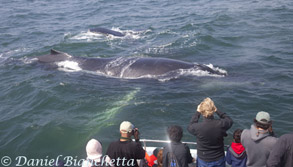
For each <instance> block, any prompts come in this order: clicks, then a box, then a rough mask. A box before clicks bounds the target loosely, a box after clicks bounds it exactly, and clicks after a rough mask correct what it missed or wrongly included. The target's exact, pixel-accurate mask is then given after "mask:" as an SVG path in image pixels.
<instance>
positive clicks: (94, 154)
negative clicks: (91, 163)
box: [86, 139, 103, 161]
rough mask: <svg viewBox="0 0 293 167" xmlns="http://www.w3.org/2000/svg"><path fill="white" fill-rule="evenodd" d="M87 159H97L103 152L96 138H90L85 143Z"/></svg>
mask: <svg viewBox="0 0 293 167" xmlns="http://www.w3.org/2000/svg"><path fill="white" fill-rule="evenodd" d="M86 153H87V159H91V160H97V161H99V160H100V158H101V157H102V154H103V149H102V145H101V143H100V142H99V141H98V140H96V139H91V140H90V141H88V143H87V145H86Z"/></svg>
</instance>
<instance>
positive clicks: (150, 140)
mask: <svg viewBox="0 0 293 167" xmlns="http://www.w3.org/2000/svg"><path fill="white" fill-rule="evenodd" d="M139 141H140V142H142V143H143V145H144V147H146V143H171V141H170V140H153V139H140V140H139ZM182 143H185V144H190V145H197V143H196V142H182Z"/></svg>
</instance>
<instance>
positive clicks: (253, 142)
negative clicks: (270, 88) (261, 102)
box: [241, 111, 277, 167]
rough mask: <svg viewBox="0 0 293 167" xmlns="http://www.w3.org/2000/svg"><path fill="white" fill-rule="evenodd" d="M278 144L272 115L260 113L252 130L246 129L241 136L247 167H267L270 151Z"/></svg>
mask: <svg viewBox="0 0 293 167" xmlns="http://www.w3.org/2000/svg"><path fill="white" fill-rule="evenodd" d="M276 142H277V138H276V137H274V136H273V130H272V121H271V118H270V114H269V113H267V112H264V111H260V112H258V113H257V115H256V117H255V119H254V124H252V125H251V127H250V129H244V130H243V132H242V134H241V143H242V145H243V146H244V147H245V150H246V153H247V162H246V165H247V166H248V167H249V166H258V167H261V166H263V167H265V166H266V161H267V159H268V158H269V155H270V151H271V150H272V148H273V146H274V145H275V144H276Z"/></svg>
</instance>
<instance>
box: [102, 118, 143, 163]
mask: <svg viewBox="0 0 293 167" xmlns="http://www.w3.org/2000/svg"><path fill="white" fill-rule="evenodd" d="M120 134H121V137H120V140H117V141H114V142H112V143H111V144H110V145H109V147H108V150H107V153H106V155H108V156H109V157H110V158H111V162H110V164H109V165H110V166H115V167H121V166H131V167H138V163H137V160H138V159H143V158H144V157H145V150H144V149H143V148H142V145H141V143H140V142H139V131H138V129H137V128H134V126H133V124H132V123H130V122H128V121H123V122H122V123H121V124H120ZM131 136H134V138H135V142H134V141H132V140H131ZM107 165H108V164H107Z"/></svg>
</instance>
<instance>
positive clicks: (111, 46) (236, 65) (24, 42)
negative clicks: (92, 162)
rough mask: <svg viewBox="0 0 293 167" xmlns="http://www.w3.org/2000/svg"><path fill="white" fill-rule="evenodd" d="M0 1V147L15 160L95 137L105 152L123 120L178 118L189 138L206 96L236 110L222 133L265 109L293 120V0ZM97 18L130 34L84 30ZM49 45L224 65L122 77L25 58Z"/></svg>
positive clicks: (79, 147)
mask: <svg viewBox="0 0 293 167" xmlns="http://www.w3.org/2000/svg"><path fill="white" fill-rule="evenodd" d="M0 2H1V7H0V16H1V19H0V106H1V107H0V114H1V117H0V158H2V157H4V156H9V157H11V159H12V164H11V166H15V165H16V163H17V161H16V160H15V159H16V158H17V157H18V156H21V155H22V156H26V157H27V158H28V159H34V158H47V159H53V158H56V157H57V156H58V155H63V157H64V156H66V155H67V156H72V157H75V158H76V159H81V158H85V157H86V152H85V145H86V143H87V141H88V140H89V139H91V138H96V139H98V140H99V141H101V142H102V144H103V150H104V152H106V150H107V146H108V145H109V143H110V142H111V141H114V140H116V139H118V138H119V125H120V123H121V122H122V121H124V120H128V121H131V122H132V123H133V124H134V125H135V126H136V127H138V128H139V129H140V132H141V138H147V139H167V136H166V128H167V127H168V126H170V125H174V124H177V125H181V126H182V127H183V129H184V137H183V141H195V137H194V136H192V135H191V134H189V133H188V132H187V130H186V127H187V126H188V123H189V121H190V118H191V116H192V115H193V114H194V113H195V112H196V107H197V105H198V104H199V103H200V102H201V101H202V100H203V99H204V98H205V97H211V98H212V99H213V100H214V101H215V104H216V106H217V108H218V109H219V110H221V111H223V112H226V113H227V114H228V115H229V116H230V117H231V118H232V119H233V120H234V125H233V127H232V128H231V129H230V130H229V131H228V134H229V136H228V137H226V139H225V144H229V143H230V142H231V141H232V133H233V131H234V130H235V129H237V128H242V129H244V128H249V127H250V124H251V123H252V120H253V118H254V117H255V115H256V113H257V112H258V111H262V110H263V111H267V112H269V113H270V114H271V118H272V120H273V129H274V131H275V133H276V135H277V136H280V135H282V134H285V133H289V132H292V131H293V122H292V120H293V70H292V69H293V1H291V0H279V1H273V0H266V1H261V0H247V1H240V0H220V1H219V0H217V1H216V0H193V1H191V0H184V1H173V0H171V1H169V0H161V1H153V0H133V1H129V0H123V1H120V0H115V1H114V0H95V1H94V0H85V1H78V0H70V1H69V0H63V1H57V0H48V1H39V0H24V1H20V0H10V1H5V0H0ZM95 27H103V28H108V29H111V30H115V31H119V32H122V33H125V34H126V36H125V37H122V38H120V37H114V36H105V35H100V34H94V33H91V32H89V31H88V30H89V29H90V28H95ZM50 49H56V50H60V51H62V52H66V53H68V54H70V55H73V56H81V57H89V58H94V57H103V58H109V57H164V58H171V59H176V60H181V61H187V62H192V63H200V64H210V65H213V66H214V67H215V68H219V69H222V70H225V71H227V73H228V75H227V76H225V77H217V76H209V75H201V73H196V74H188V75H186V74H182V75H180V76H177V77H174V78H169V79H166V80H158V79H156V78H141V79H124V78H112V77H108V76H104V75H98V74H95V73H88V72H82V71H76V72H72V71H71V72H70V71H63V70H57V69H51V68H46V67H43V66H42V65H40V64H35V63H32V58H34V57H35V56H41V55H45V54H49V52H50ZM26 165H27V164H26ZM23 166H25V165H23ZM27 166H28V165H27ZM39 166H40V165H39ZM72 166H74V165H72Z"/></svg>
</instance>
